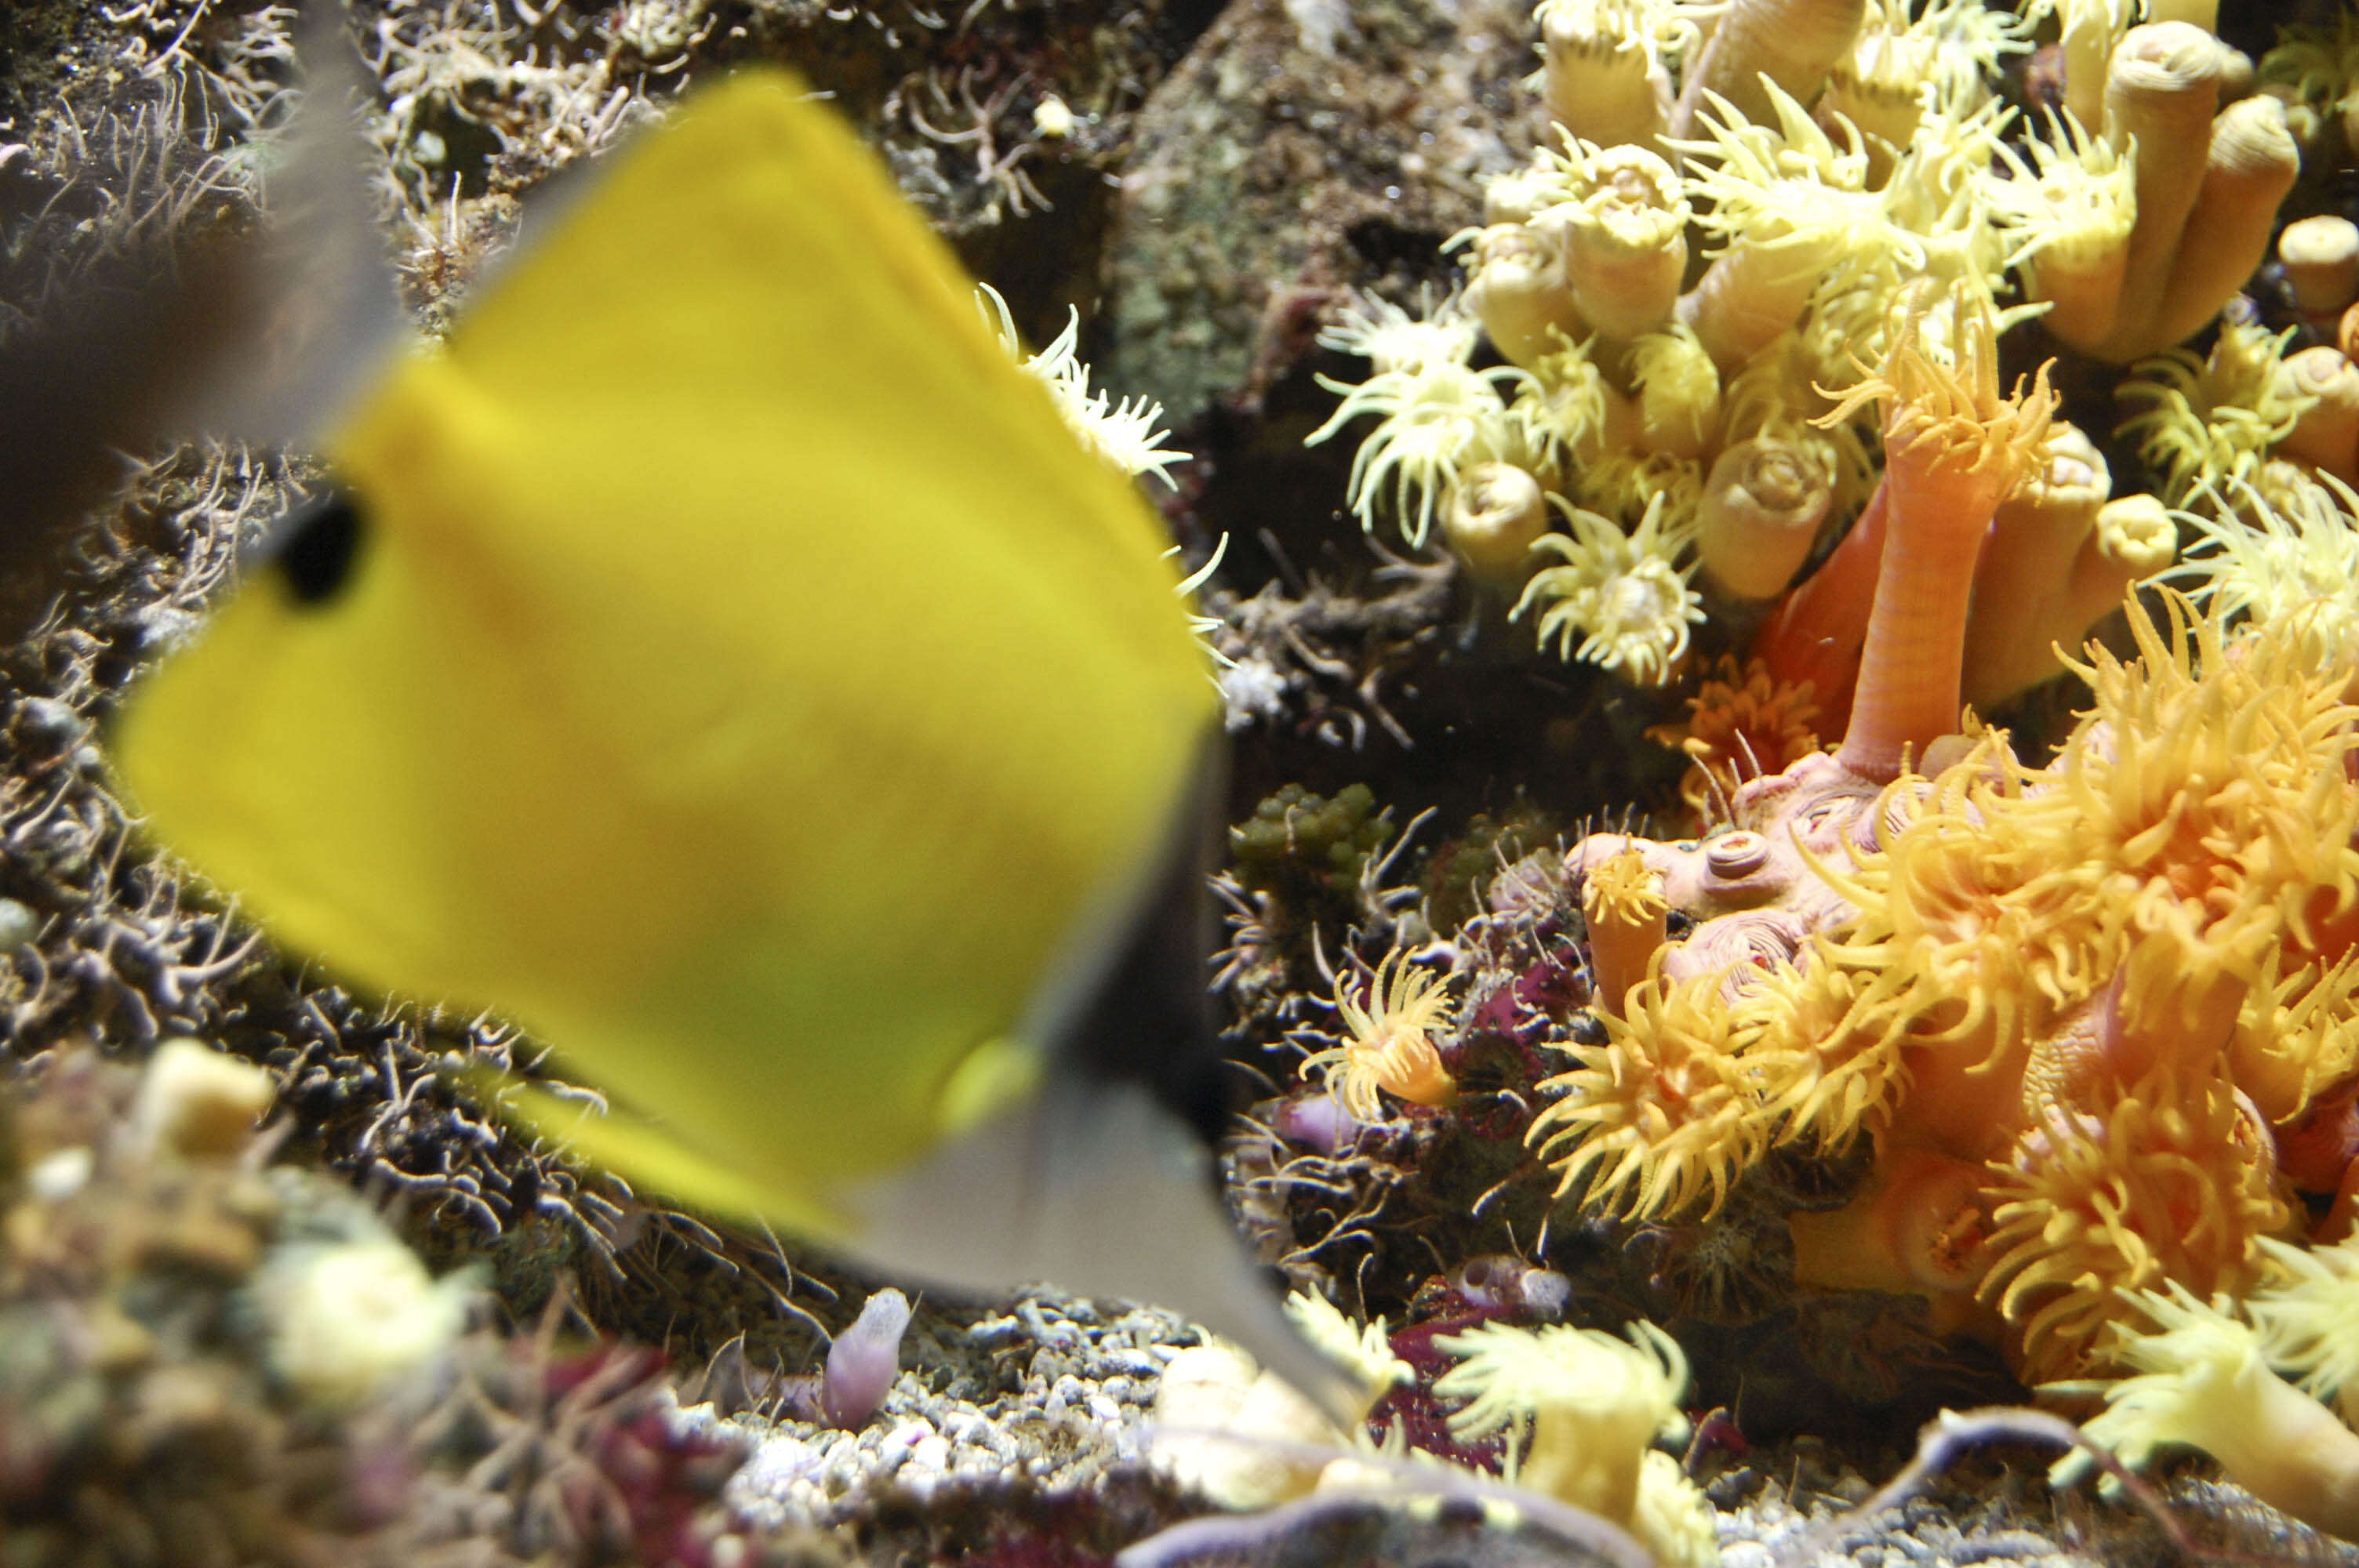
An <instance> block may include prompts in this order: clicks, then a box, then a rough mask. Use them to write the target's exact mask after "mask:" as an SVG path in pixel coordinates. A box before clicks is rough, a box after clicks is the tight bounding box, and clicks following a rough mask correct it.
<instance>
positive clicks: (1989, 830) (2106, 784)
mask: <svg viewBox="0 0 2359 1568" xmlns="http://www.w3.org/2000/svg"><path fill="white" fill-rule="evenodd" d="M2134 625H2135V626H2136V629H2137V632H2138V637H2139V655H2138V657H2136V658H2135V659H2132V660H2129V661H2126V662H2125V661H2122V660H2117V659H2114V658H2113V657H2112V656H2110V655H2108V654H2104V653H2103V652H2102V651H2097V652H2093V654H2092V655H2091V659H2092V662H2091V663H2090V664H2089V665H2086V666H2084V667H2083V668H2082V676H2083V678H2084V679H2086V680H2087V681H2088V682H2089V683H2090V685H2091V687H2092V688H2093V692H2094V702H2093V707H2092V708H2091V709H2090V711H2089V712H2088V713H2087V714H2086V715H2085V716H2084V717H2083V718H2082V721H2081V723H2080V725H2079V726H2078V728H2076V729H2075V730H2074V731H2073V733H2072V735H2071V738H2070V740H2068V741H2067V742H2066V743H2065V745H2064V747H2063V748H2062V750H2061V751H2060V752H2059V753H2058V755H2057V757H2056V759H2055V760H2054V761H2053V762H2049V764H2048V765H2046V766H2044V767H2040V768H2029V767H2026V766H2024V765H2023V764H2021V763H2020V762H2017V760H2016V759H2015V758H2014V756H2013V754H2012V753H2011V752H2010V751H2009V750H2008V748H2007V746H2006V740H2005V737H2004V736H2003V735H2000V734H1997V733H1995V732H1989V733H1985V734H1984V735H1983V736H1982V737H1981V738H1980V739H1979V740H1978V741H1975V742H1974V743H1973V744H1972V745H1971V746H1969V747H1966V748H1965V749H1964V752H1963V754H1962V755H1960V756H1957V757H1956V759H1955V760H1954V761H1951V762H1949V763H1948V765H1946V766H1944V767H1941V768H1940V769H1939V770H1938V771H1937V772H1935V773H1931V774H1930V776H1928V775H1927V774H1926V773H1914V772H1912V773H1907V774H1905V775H1903V776H1902V777H1901V778H1900V779H1899V780H1898V782H1897V783H1895V784H1891V785H1889V786H1887V787H1886V788H1885V789H1884V790H1883V791H1882V792H1881V793H1880V794H1875V795H1868V794H1864V793H1862V792H1861V790H1860V788H1859V787H1858V781H1857V778H1856V775H1853V776H1852V782H1851V784H1850V785H1849V787H1848V788H1845V787H1843V778H1844V775H1845V773H1846V772H1847V770H1844V769H1843V767H1842V766H1841V764H1840V763H1836V762H1832V760H1831V759H1827V758H1823V757H1821V758H1813V759H1811V760H1810V762H1809V763H1808V764H1807V765H1806V766H1805V767H1803V768H1802V769H1801V770H1799V772H1800V773H1802V774H1803V775H1805V776H1807V777H1809V778H1812V779H1816V780H1818V783H1817V784H1815V785H1814V786H1813V787H1811V788H1810V789H1808V790H1800V791H1797V790H1793V789H1788V790H1786V791H1783V792H1782V793H1781V792H1780V791H1779V790H1778V789H1777V788H1776V787H1774V786H1776V785H1777V784H1780V783H1781V782H1783V781H1777V780H1765V781H1759V782H1757V783H1756V784H1751V785H1747V786H1746V787H1745V790H1743V791H1740V792H1739V798H1738V804H1739V811H1740V815H1743V814H1744V813H1745V810H1747V809H1748V808H1755V809H1758V808H1759V807H1758V803H1761V802H1765V801H1766V802H1772V803H1776V804H1777V805H1779V806H1792V805H1793V803H1794V802H1795V801H1796V800H1797V799H1799V800H1800V801H1801V802H1802V803H1803V804H1804V806H1805V807H1806V808H1807V809H1808V810H1809V811H1810V813H1812V814H1813V815H1814V816H1816V817H1817V818H1819V819H1821V820H1820V823H1819V828H1818V836H1817V837H1816V838H1815V840H1814V841H1812V842H1810V847H1809V848H1808V849H1804V850H1803V851H1801V853H1802V854H1803V856H1804V858H1805V859H1807V860H1809V861H1810V862H1811V868H1810V869H1811V872H1812V874H1813V875H1814V876H1815V877H1816V878H1817V879H1819V880H1821V881H1823V883H1824V884H1825V885H1826V886H1827V887H1829V888H1831V889H1832V891H1834V892H1838V893H1839V894H1840V895H1841V898H1840V901H1839V902H1837V903H1834V904H1832V905H1821V906H1819V918H1818V919H1817V920H1816V922H1815V925H1814V928H1813V929H1810V931H1809V932H1808V933H1807V935H1802V936H1801V937H1800V938H1799V940H1796V939H1794V937H1793V936H1792V935H1788V940H1789V941H1790V942H1791V943H1792V948H1791V956H1790V957H1788V958H1786V959H1784V960H1782V961H1778V960H1776V959H1774V957H1773V960H1772V961H1771V962H1770V963H1769V964H1768V966H1767V968H1763V967H1762V966H1761V965H1760V964H1757V963H1747V964H1743V965H1739V966H1733V967H1730V968H1725V969H1709V968H1696V967H1693V966H1688V965H1682V964H1680V963H1678V962H1677V960H1678V958H1679V957H1680V946H1666V947H1665V948H1664V949H1663V950H1662V951H1661V952H1660V953H1659V954H1658V957H1657V959H1656V962H1655V968H1656V971H1657V978H1656V979H1655V980H1654V981H1653V982H1651V983H1650V984H1648V985H1647V986H1642V987H1640V988H1638V989H1636V990H1635V991H1634V992H1632V993H1631V995H1630V996H1629V998H1628V999H1627V1000H1626V1002H1625V1006H1624V1008H1623V1016H1621V1017H1618V1018H1617V1017H1614V1016H1611V1015H1607V1016H1606V1017H1605V1018H1604V1020H1603V1022H1605V1024H1606V1027H1607V1030H1608V1040H1607V1043H1606V1044H1603V1045H1599V1046H1590V1047H1574V1048H1572V1049H1573V1052H1574V1054H1575V1055H1576V1056H1577V1057H1578V1059H1579V1064H1580V1065H1578V1066H1576V1067H1575V1068H1574V1070H1573V1071H1571V1072H1570V1073H1568V1074H1566V1075H1564V1076H1562V1077H1561V1078H1560V1079H1558V1080H1556V1084H1557V1087H1560V1088H1562V1089H1563V1090H1565V1091H1566V1093H1565V1095H1564V1098H1561V1099H1560V1100H1558V1101H1556V1102H1555V1103H1554V1104H1553V1105H1552V1106H1551V1107H1549V1109H1548V1110H1547V1111H1546V1112H1545V1113H1544V1114H1543V1115H1542V1117H1541V1118H1540V1120H1539V1122H1538V1125H1537V1126H1536V1127H1535V1129H1534V1135H1535V1138H1536V1139H1538V1140H1540V1141H1546V1142H1547V1143H1548V1144H1549V1152H1550V1153H1551V1154H1553V1155H1556V1156H1558V1157H1559V1158H1560V1160H1561V1162H1562V1167H1561V1168H1562V1170H1563V1172H1564V1174H1565V1180H1566V1184H1567V1185H1568V1187H1570V1186H1571V1185H1573V1184H1577V1183H1578V1182H1580V1181H1581V1180H1582V1179H1583V1178H1586V1179H1587V1180H1588V1183H1589V1190H1590V1192H1591V1194H1592V1195H1593V1202H1595V1203H1596V1204H1597V1205H1598V1206H1601V1207H1603V1208H1607V1209H1609V1210H1614V1211H1619V1212H1624V1213H1629V1214H1635V1215H1640V1216H1655V1215H1662V1214H1669V1213H1673V1212H1676V1211H1677V1210H1679V1209H1680V1208H1682V1207H1687V1206H1693V1205H1698V1204H1701V1203H1703V1202H1704V1201H1706V1200H1707V1199H1709V1200H1712V1201H1714V1202H1716V1201H1717V1200H1718V1198H1719V1197H1720V1196H1721V1195H1723V1194H1724V1193H1725V1192H1726V1190H1727V1188H1728V1186H1729V1184H1731V1183H1732V1182H1733V1181H1734V1179H1735V1178H1736V1176H1737V1175H1739V1174H1740V1173H1742V1171H1743V1170H1744V1168H1745V1166H1746V1165H1747V1164H1748V1163H1750V1162H1752V1161H1753V1160H1754V1159H1756V1158H1757V1157H1758V1155H1759V1154H1760V1153H1761V1152H1763V1151H1765V1150H1767V1149H1769V1148H1772V1147H1775V1146H1778V1145H1781V1144H1792V1143H1799V1144H1800V1145H1802V1146H1803V1147H1805V1148H1811V1147H1828V1148H1832V1147H1840V1146H1842V1145H1843V1144H1845V1143H1847V1142H1848V1141H1851V1140H1853V1139H1855V1138H1858V1137H1862V1136H1864V1137H1866V1138H1869V1139H1870V1140H1872V1141H1873V1143H1874V1146H1875V1151H1876V1156H1877V1157H1876V1162H1875V1168H1874V1171H1873V1173H1872V1174H1871V1176H1870V1178H1869V1180H1868V1182H1867V1184H1866V1185H1865V1186H1864V1188H1863V1190H1862V1191H1861V1193H1860V1194H1859V1195H1858V1196H1857V1197H1856V1198H1855V1199H1854V1202H1853V1203H1852V1204H1851V1205H1850V1206H1847V1207H1846V1208H1844V1209H1843V1210H1840V1211H1837V1212H1835V1213H1832V1214H1814V1215H1797V1216H1796V1217H1794V1219H1793V1229H1794V1232H1795V1240H1796V1250H1797V1268H1798V1273H1799V1277H1800V1278H1801V1279H1802V1280H1804V1281H1806V1282H1818V1283H1823V1284H1834V1285H1854V1286H1876V1287H1880V1288H1884V1289H1888V1290H1895V1291H1910V1292H1922V1293H1924V1294H1926V1295H1928V1296H1930V1297H1932V1298H1934V1299H1935V1301H1936V1302H1937V1303H1939V1304H1940V1305H1941V1306H1942V1307H1943V1308H1944V1310H1945V1312H1946V1314H1947V1321H1951V1322H1953V1323H1954V1322H1965V1321H1972V1320H1973V1319H1975V1318H1977V1317H1981V1318H1982V1319H1983V1320H1984V1322H1985V1323H1987V1324H1989V1325H1990V1326H1992V1327H1994V1328H1997V1329H2000V1330H2001V1331H2003V1332H2004V1334H2005V1336H2006V1344H2007V1347H2008V1349H2009V1352H2010V1355H2011V1356H2012V1357H2013V1359H2014V1362H2015V1364H2016V1365H2017V1368H2020V1369H2021V1370H2022V1371H2023V1372H2024V1373H2025V1375H2026V1376H2027V1377H2031V1378H2035V1379H2038V1378H2053V1377H2058V1376H2064V1375H2070V1374H2072V1373H2076V1372H2080V1371H2082V1370H2085V1369H2087V1368H2090V1367H2091V1366H2092V1365H2093V1364H2094V1362H2093V1357H2097V1356H2098V1355H2099V1354H2100V1353H2101V1350H2102V1340H2101V1331H2102V1330H2103V1329H2104V1325H2106V1324H2107V1323H2109V1322H2114V1321H2117V1320H2120V1319H2122V1318H2124V1317H2125V1316H2126V1315H2129V1309H2128V1308H2126V1307H2125V1305H2124V1304H2123V1302H2122V1300H2121V1298H2120V1296H2119V1294H2118V1293H2117V1292H2123V1291H2129V1290H2140V1289H2154V1288H2158V1287H2160V1286H2162V1285H2163V1284H2165V1283H2166V1282H2172V1283H2177V1284H2179V1285H2181V1286H2184V1287H2186V1288H2187V1289H2190V1290H2192V1291H2194V1292H2198V1293H2199V1294H2209V1293H2211V1292H2221V1291H2224V1292H2240V1291H2242V1290H2245V1289H2246V1288H2248V1287H2250V1286H2252V1285H2254V1284H2255V1283H2256V1282H2257V1281H2260V1280H2261V1279H2263V1278H2264V1276H2265V1274H2266V1273H2267V1264H2266V1259H2265V1254H2264V1252H2263V1242H2264V1240H2265V1238H2269V1237H2272V1236H2286V1235H2292V1234H2295V1233H2297V1231H2298V1228H2299V1227H2298V1225H2297V1219H2298V1216H2299V1206H2297V1205H2295V1204H2293V1203H2292V1202H2291V1201H2290V1200H2291V1195H2292V1192H2293V1190H2294V1181H2293V1179H2292V1176H2293V1173H2289V1172H2288V1171H2287V1170H2284V1169H2282V1168H2281V1167H2280V1164H2279V1162H2278V1160H2277V1152H2276V1151H2277V1138H2278V1137H2280V1136H2283V1135H2286V1134H2288V1132H2290V1131H2291V1130H2295V1129H2297V1128H2299V1127H2300V1126H2301V1125H2302V1124H2303V1123H2304V1120H2305V1119H2306V1118H2310V1117H2313V1116H2315V1115H2318V1114H2348V1112H2347V1101H2348V1098H2349V1097H2348V1096H2347V1095H2344V1096H2343V1097H2342V1098H2341V1099H2337V1098H2335V1095H2334V1091H2336V1090H2338V1089H2341V1088H2343V1087H2347V1085H2348V1084H2349V1082H2350V1080H2351V1079H2352V1078H2353V1076H2354V1074H2359V958H2354V956H2353V955H2354V944H2359V776H2354V765H2353V764H2354V759H2359V707H2354V705H2353V704H2352V703H2351V702H2350V701H2349V700H2347V699H2346V696H2345V693H2346V688H2348V687H2350V685H2351V683H2352V682H2354V679H2359V646H2350V645H2346V646H2345V647H2344V648H2343V651H2342V654H2341V656H2340V658H2339V659H2338V660H2337V661H2336V662H2334V663H2332V664H2331V665H2321V664H2320V663H2318V662H2317V660H2316V658H2315V656H2314V653H2315V651H2314V649H2313V648H2312V646H2311V644H2310V640H2309V639H2308V638H2307V637H2306V636H2305V634H2304V629H2303V626H2302V624H2301V622H2300V621H2299V618H2297V619H2294V620H2291V621H2283V622H2276V623H2273V624H2270V625H2267V626H2262V627H2259V628H2257V629H2256V630H2254V631H2253V632H2251V633H2248V634H2245V635H2240V636H2233V637H2232V636H2229V635H2227V634H2225V633H2223V631H2222V629H2221V627H2220V624H2219V622H2218V621H2217V620H2216V619H2199V618H2196V617H2195V616H2194V612H2193V611H2191V609H2190V608H2189V607H2187V606H2186V605H2185V604H2184V603H2183V601H2177V600H2174V601H2172V605H2171V610H2170V622H2169V625H2168V626H2167V627H2158V626H2156V625H2154V624H2153V623H2151V622H2147V621H2146V620H2144V619H2143V618H2138V619H2136V620H2135V621H2134ZM1795 820H1796V819H1795V818H1794V817H1793V816H1791V815H1790V814H1789V815H1788V816H1786V817H1785V818H1784V821H1785V823H1786V824H1787V825H1788V827H1790V826H1792V825H1793V824H1794V823H1795ZM1830 824H1831V825H1832V827H1831V829H1830V827H1829V825H1830ZM1745 837H1746V838H1748V839H1749V838H1753V837H1754V835H1752V834H1749V833H1748V834H1746V835H1745ZM1594 842H1595V848H1594V849H1589V848H1587V847H1584V849H1582V851H1580V853H1581V854H1582V857H1583V860H1582V863H1583V864H1586V863H1588V861H1589V860H1592V859H1594V858H1595V857H1597V856H1599V855H1603V854H1605V853H1609V852H1610V853H1615V854H1619V853H1624V852H1625V849H1624V846H1623V841H1622V840H1621V839H1620V838H1618V836H1617V837H1603V838H1600V839H1599V840H1596V841H1594ZM1711 847H1712V841H1711V840H1709V839H1708V840H1706V842H1705V844H1704V846H1703V847H1702V849H1701V850H1700V851H1698V853H1699V854H1702V855H1706V856H1708V855H1709V852H1710V850H1711ZM1640 852H1641V853H1642V854H1645V855H1646V856H1647V858H1648V860H1649V861H1650V863H1653V864H1656V865H1658V867H1659V868H1660V871H1659V874H1661V875H1662V876H1663V877H1664V880H1665V886H1666V887H1667V888H1669V889H1675V890H1677V891H1678V892H1683V893H1684V894H1686V896H1685V897H1684V898H1682V897H1679V896H1675V897H1674V899H1673V902H1674V903H1678V904H1680V905H1681V906H1682V907H1687V908H1689V909H1690V913H1698V914H1704V915H1705V916H1706V918H1705V919H1704V920H1703V923H1702V924H1701V925H1699V927H1698V928H1697V931H1696V934H1695V935H1693V936H1690V939H1689V942H1690V944H1692V943H1694V942H1696V941H1698V940H1703V939H1708V937H1709V935H1710V934H1711V932H1712V927H1713V926H1715V925H1728V924H1735V925H1742V926H1744V927H1745V928H1746V929H1751V930H1756V931H1758V930H1760V929H1762V928H1763V927H1762V926H1761V925H1760V924H1759V916H1760V914H1761V913H1762V912H1763V911H1764V910H1765V909H1767V908H1773V907H1775V906H1776V905H1777V903H1778V901H1779V900H1780V899H1783V898H1785V897H1786V895H1787V893H1788V890H1789V889H1790V888H1791V886H1792V885H1793V884H1792V882H1791V881H1781V880H1777V879H1770V880H1767V881H1761V882H1759V883H1757V884H1756V888H1755V890H1754V896H1753V897H1751V898H1750V899H1749V900H1748V899H1747V898H1745V896H1744V892H1745V890H1744V888H1743V887H1742V886H1741V885H1740V884H1738V883H1734V882H1731V881H1729V880H1728V879H1725V878H1723V879H1721V885H1720V886H1719V887H1718V888H1717V889H1714V888H1712V886H1711V885H1710V883H1711V873H1710V872H1709V871H1706V872H1705V873H1704V874H1703V876H1702V877H1701V879H1699V877H1698V876H1697V875H1696V873H1695V872H1694V871H1693V869H1692V868H1691V867H1690V866H1689V865H1688V864H1687V863H1686V861H1687V858H1686V856H1685V855H1684V854H1683V853H1682V852H1680V851H1679V850H1677V849H1675V848H1674V847H1670V846H1642V847H1641V850H1640ZM1732 889H1733V890H1734V892H1732ZM1703 893H1710V894H1711V895H1712V896H1710V897H1704V896H1701V895H1702V894H1703ZM2338 1106H2343V1107H2344V1109H2343V1110H2340V1111H2338V1110H2337V1109H2336V1107H2338ZM2302 1179H2304V1180H2305V1181H2309V1182H2311V1183H2313V1184H2315V1183H2317V1182H2319V1181H2320V1180H2321V1177H2320V1176H2319V1175H2318V1174H2317V1173H2303V1177H2302ZM2325 1179H2326V1180H2327V1182H2328V1185H2327V1188H2326V1190H2330V1191H2331V1190H2332V1184H2333V1183H2334V1182H2337V1181H2339V1180H2340V1179H2341V1173H2336V1172H2333V1171H2332V1170H2330V1171H2329V1172H2328V1173H2326V1178H2325ZM2352 1196H2354V1195H2353V1194H2346V1195H2345V1197H2344V1202H2343V1209H2345V1210H2347V1209H2348V1208H2349V1206H2350V1199H2351V1197H2352ZM2338 1223H2343V1224H2347V1218H2343V1217H2338Z"/></svg>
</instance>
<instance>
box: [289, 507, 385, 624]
mask: <svg viewBox="0 0 2359 1568" xmlns="http://www.w3.org/2000/svg"><path fill="white" fill-rule="evenodd" d="M363 532H364V530H363V528H362V526H361V514H360V508H359V507H357V506H355V505H354V504H353V498H352V497H351V496H350V495H348V494H346V493H345V492H342V491H341V490H338V491H331V492H329V493H328V494H326V495H322V496H320V497H319V498H317V499H316V500H313V501H310V502H306V503H304V504H303V505H301V506H299V507H298V508H297V509H296V510H295V511H294V512H293V513H292V514H289V515H288V518H287V520H286V522H285V523H284V524H282V525H281V532H280V535H279V537H278V538H277V541H276V542H275V543H276V545H277V548H276V549H274V550H273V551H272V552H271V558H270V565H272V566H273V567H275V568H277V570H278V574H279V577H280V579H281V580H283V581H284V582H285V583H286V585H287V591H288V594H289V595H291V596H292V597H293V599H294V600H295V602H296V603H298V604H302V605H319V604H325V603H327V602H328V601H329V600H332V599H334V598H335V597H336V595H337V594H339V593H340V592H342V590H343V587H344V585H345V584H346V583H347V582H349V581H350V580H351V579H352V575H353V563H354V562H355V561H357V560H358V559H359V557H360V549H361V539H362V535H363Z"/></svg>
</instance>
